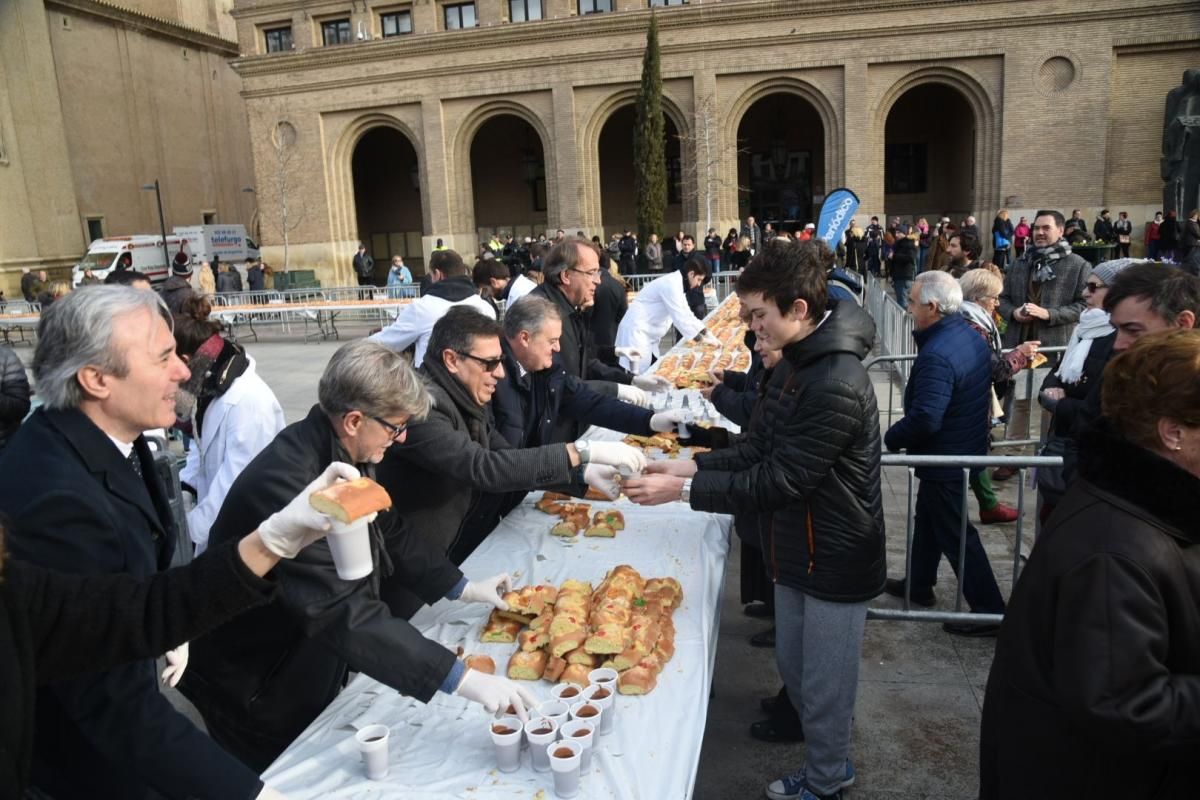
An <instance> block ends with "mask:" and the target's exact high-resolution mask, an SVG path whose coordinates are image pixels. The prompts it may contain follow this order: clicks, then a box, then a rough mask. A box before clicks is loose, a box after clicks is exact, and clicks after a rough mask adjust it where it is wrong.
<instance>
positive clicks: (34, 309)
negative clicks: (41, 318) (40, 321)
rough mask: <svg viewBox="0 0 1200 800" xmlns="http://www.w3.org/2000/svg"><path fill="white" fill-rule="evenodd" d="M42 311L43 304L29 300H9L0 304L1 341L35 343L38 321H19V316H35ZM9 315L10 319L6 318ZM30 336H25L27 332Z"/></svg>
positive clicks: (6, 342)
mask: <svg viewBox="0 0 1200 800" xmlns="http://www.w3.org/2000/svg"><path fill="white" fill-rule="evenodd" d="M41 313H42V304H41V303H35V302H31V301H28V300H8V301H6V302H5V303H4V304H3V305H0V342H3V343H4V344H11V345H16V344H17V343H18V342H22V343H24V342H29V343H30V344H33V337H34V336H35V335H36V331H37V322H36V320H32V319H23V320H20V321H17V320H16V318H17V317H26V318H29V317H33V316H34V315H37V314H41ZM5 317H8V318H9V319H7V320H6V319H5ZM26 333H28V334H29V338H28V339H26V338H25V334H26Z"/></svg>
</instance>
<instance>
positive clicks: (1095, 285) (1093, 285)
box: [1083, 281, 1107, 292]
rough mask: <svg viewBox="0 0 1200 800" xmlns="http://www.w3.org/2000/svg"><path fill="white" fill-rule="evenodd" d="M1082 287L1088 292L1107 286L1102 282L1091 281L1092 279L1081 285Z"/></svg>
mask: <svg viewBox="0 0 1200 800" xmlns="http://www.w3.org/2000/svg"><path fill="white" fill-rule="evenodd" d="M1083 288H1084V289H1087V290H1088V291H1089V292H1098V291H1100V290H1101V289H1104V288H1107V287H1105V285H1104V284H1103V283H1093V282H1092V281H1088V282H1087V283H1085V284H1084V285H1083Z"/></svg>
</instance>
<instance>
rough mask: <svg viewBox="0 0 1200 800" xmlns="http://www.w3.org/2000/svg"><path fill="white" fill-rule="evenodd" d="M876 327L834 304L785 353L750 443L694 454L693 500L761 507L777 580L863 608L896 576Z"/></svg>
mask: <svg viewBox="0 0 1200 800" xmlns="http://www.w3.org/2000/svg"><path fill="white" fill-rule="evenodd" d="M874 340H875V323H874V322H872V321H871V318H870V316H868V315H867V313H866V312H865V311H863V310H862V309H860V308H859V307H858V306H856V305H854V304H852V303H846V302H839V303H835V304H833V306H832V313H831V314H830V315H829V317H828V318H827V319H826V320H825V321H824V323H822V324H821V325H820V327H818V328H817V329H816V330H815V331H814V332H813V333H812V334H810V335H809V336H808V337H806V338H804V339H802V340H801V341H799V342H796V343H794V344H791V345H788V346H787V347H785V348H784V349H783V358H782V360H781V361H780V362H779V364H778V366H776V367H775V369H774V370H773V372H772V374H771V378H770V380H769V382H768V383H767V386H766V389H765V398H764V400H763V403H762V408H761V413H762V417H761V422H755V423H754V424H753V426H752V430H751V432H750V437H749V439H748V440H747V441H745V442H744V443H742V444H739V445H737V446H735V447H731V448H728V449H725V450H714V451H712V452H711V453H704V454H701V455H699V456H697V457H696V464H697V466H698V467H699V471H698V472H697V473H696V476H695V478H693V480H692V492H691V505H692V507H693V508H695V509H697V510H699V511H717V512H722V513H731V512H735V513H736V512H742V511H758V512H759V514H760V518H761V520H762V522H761V528H762V549H763V560H764V562H765V563H766V566H767V570H768V572H769V573H770V574H771V577H772V579H773V580H774V581H775V582H777V583H781V584H783V585H784V586H788V587H791V588H793V589H796V590H798V591H801V592H804V593H805V594H808V595H811V596H813V597H816V598H819V599H822V600H829V601H833V602H850V603H858V602H864V601H866V600H870V599H871V598H872V597H875V596H876V595H877V594H879V592H880V591H882V590H883V583H884V579H885V578H886V577H887V571H886V559H885V555H886V554H885V548H884V528H883V504H882V500H881V497H880V484H879V480H880V467H879V458H880V448H879V410H878V408H877V407H876V405H875V390H874V389H873V388H872V385H871V379H870V377H869V376H868V375H867V372H866V370H865V369H863V366H862V359H863V358H864V357H865V356H866V355H867V353H869V352H870V351H871V346H872V345H873V344H874Z"/></svg>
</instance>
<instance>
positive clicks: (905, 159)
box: [883, 142, 929, 194]
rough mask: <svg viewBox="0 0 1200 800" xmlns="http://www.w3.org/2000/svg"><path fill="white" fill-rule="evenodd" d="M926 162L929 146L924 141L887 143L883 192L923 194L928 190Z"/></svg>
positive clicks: (927, 160)
mask: <svg viewBox="0 0 1200 800" xmlns="http://www.w3.org/2000/svg"><path fill="white" fill-rule="evenodd" d="M928 163H929V146H928V145H927V144H926V143H925V142H920V143H917V144H889V145H888V146H887V148H886V151H885V158H884V170H883V183H884V189H883V191H884V193H885V194H923V193H925V192H926V191H928V182H927V180H926V177H927V172H928V168H927V165H928Z"/></svg>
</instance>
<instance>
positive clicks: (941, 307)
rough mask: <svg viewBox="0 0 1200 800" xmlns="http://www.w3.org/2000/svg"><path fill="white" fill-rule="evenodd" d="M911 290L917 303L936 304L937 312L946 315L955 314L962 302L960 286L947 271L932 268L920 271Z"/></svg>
mask: <svg viewBox="0 0 1200 800" xmlns="http://www.w3.org/2000/svg"><path fill="white" fill-rule="evenodd" d="M912 290H913V292H915V293H916V298H917V303H919V304H920V305H928V304H929V303H934V304H936V305H937V309H938V312H939V313H940V314H941V315H942V316H944V317H948V316H950V315H951V314H957V313H958V308H959V306H961V305H962V302H963V292H962V287H961V286H959V285H958V281H956V280H954V277H953V276H952V275H951V274H950V273H949V272H942V271H941V270H933V271H932V272H922V273H921V274H920V275H918V276H917V279H916V281H914V282H913V287H912Z"/></svg>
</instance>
